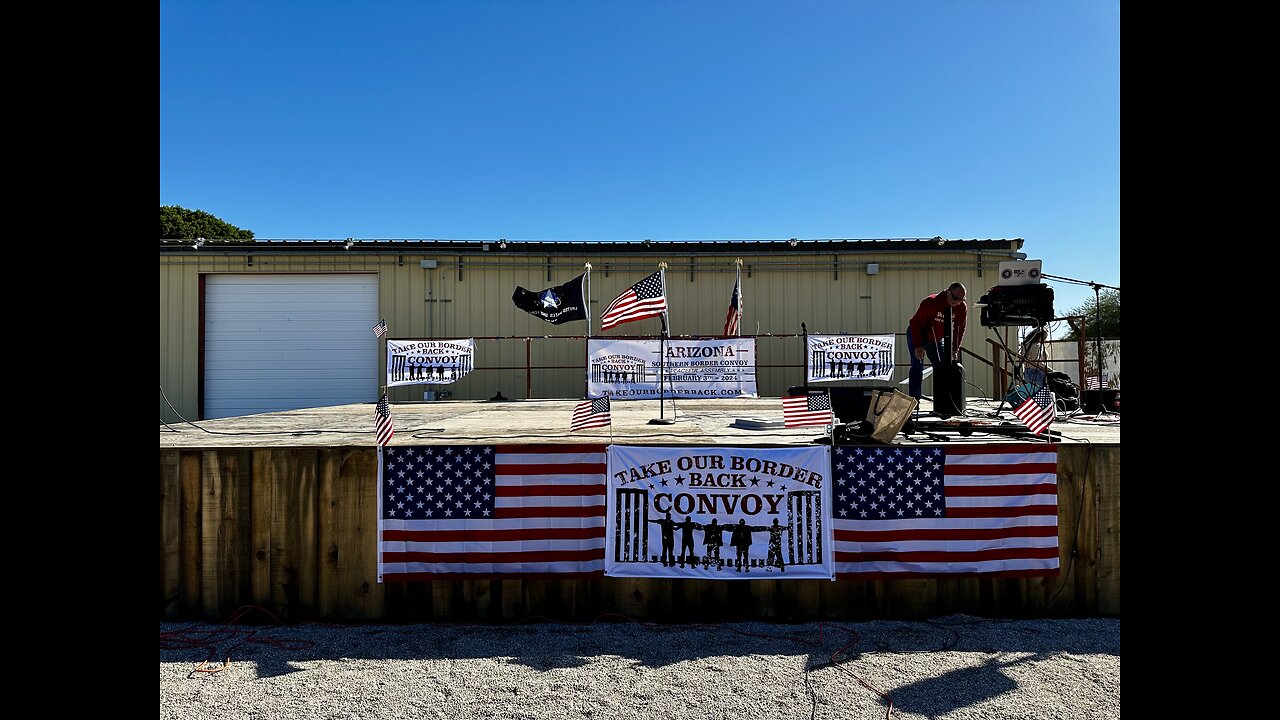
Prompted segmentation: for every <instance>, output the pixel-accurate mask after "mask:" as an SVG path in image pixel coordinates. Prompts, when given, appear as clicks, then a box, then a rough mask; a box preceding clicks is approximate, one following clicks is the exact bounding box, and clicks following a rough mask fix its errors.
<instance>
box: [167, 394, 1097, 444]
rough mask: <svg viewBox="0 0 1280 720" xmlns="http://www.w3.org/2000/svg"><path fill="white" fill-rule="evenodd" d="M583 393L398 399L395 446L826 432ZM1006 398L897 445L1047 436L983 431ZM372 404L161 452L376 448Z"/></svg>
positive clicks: (1076, 426)
mask: <svg viewBox="0 0 1280 720" xmlns="http://www.w3.org/2000/svg"><path fill="white" fill-rule="evenodd" d="M578 402H580V401H578V400H511V401H507V402H486V401H479V400H454V401H449V400H446V401H437V402H420V403H404V404H396V405H392V406H391V414H392V417H393V418H394V420H395V428H396V434H395V438H394V440H392V445H460V444H484V443H503V444H513V443H515V444H518V443H533V444H544V443H599V442H605V443H628V444H641V445H758V446H787V445H807V444H810V443H812V442H813V441H814V440H815V439H816V438H818V437H820V436H821V434H822V428H818V427H802V428H783V427H769V428H765V429H758V430H756V429H746V428H742V427H735V422H737V421H738V420H765V421H770V420H771V421H774V422H776V423H778V424H781V421H782V401H781V400H780V399H779V398H758V399H736V400H697V399H683V400H676V401H675V410H674V411H673V410H672V401H670V400H668V401H667V405H666V409H665V415H666V417H667V418H674V419H675V420H676V422H675V423H674V424H671V425H650V424H649V420H650V419H651V418H656V417H658V403H657V401H656V400H639V401H634V402H615V403H613V408H612V413H613V429H612V433H610V431H609V430H608V429H607V428H601V429H597V430H589V431H586V432H578V433H571V432H569V421H570V418H571V417H572V415H573V407H574V405H575V404H577V403H578ZM999 405H1000V403H998V402H996V401H993V400H985V399H980V398H970V399H969V400H968V407H967V414H966V416H964V417H953V418H951V419H950V420H949V421H947V422H944V421H942V420H940V419H938V418H933V417H928V416H927V412H928V411H929V410H930V409H931V408H932V404H931V403H930V402H929V401H928V400H925V401H923V402H922V403H921V411H922V413H925V414H926V415H925V416H924V417H922V418H921V420H920V422H919V423H918V424H917V428H918V429H919V430H922V431H926V432H913V433H911V434H903V433H900V434H899V435H898V436H897V438H896V440H895V444H912V443H937V442H957V443H961V442H963V443H992V442H995V443H998V442H1027V441H1028V440H1033V439H1034V440H1037V441H1041V442H1043V441H1045V436H1044V435H1040V436H1032V435H1031V434H1030V433H1023V434H1022V435H1021V436H1017V435H1013V434H1010V433H1009V432H1004V433H1000V434H989V433H986V432H983V430H984V424H987V425H988V426H992V425H995V426H998V425H1000V424H1001V423H1005V424H1006V429H1007V430H1008V429H1009V428H1008V424H1012V425H1020V423H1019V421H1018V419H1017V418H1015V417H1014V416H1013V413H1012V412H1010V411H1009V410H1008V409H1007V406H1006V409H1005V410H1003V411H1002V412H1001V413H1000V414H999V416H998V417H997V416H994V411H995V410H996V408H997V407H998V406H999ZM373 409H374V404H373V403H360V404H355V405H336V406H332V407H320V408H306V409H302V410H290V411H286V412H274V413H263V414H261V415H243V416H240V417H232V418H223V419H220V420H202V421H200V422H198V423H196V425H198V426H199V428H204V429H205V430H208V431H209V432H204V431H202V430H201V429H199V428H197V427H195V426H193V425H190V424H185V423H172V424H171V425H169V426H168V427H166V426H164V425H161V426H160V447H161V449H166V448H171V449H182V448H221V447H227V448H235V447H239V448H264V447H295V448H296V447H350V446H357V447H358V446H373V445H374V434H373V429H374V420H373ZM1094 417H1095V416H1091V415H1089V416H1084V415H1080V414H1076V415H1075V416H1067V417H1060V418H1059V420H1057V421H1056V422H1054V424H1053V425H1052V426H1051V428H1050V429H1051V430H1052V431H1054V433H1055V436H1054V441H1055V442H1062V443H1085V442H1089V443H1107V444H1117V445H1118V444H1119V443H1120V416H1119V415H1114V414H1113V415H1106V416H1102V417H1100V418H1098V419H1093V418H1094ZM966 421H967V422H969V423H970V425H971V428H972V434H971V435H968V436H965V435H962V434H961V432H960V430H961V429H962V428H961V425H960V423H962V422H966Z"/></svg>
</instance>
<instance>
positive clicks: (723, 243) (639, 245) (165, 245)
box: [160, 236, 1023, 255]
mask: <svg viewBox="0 0 1280 720" xmlns="http://www.w3.org/2000/svg"><path fill="white" fill-rule="evenodd" d="M1022 243H1023V240H1022V238H1013V239H1003V238H1002V239H999V240H994V239H986V240H981V239H977V238H975V239H972V240H965V239H950V238H942V237H937V236H935V237H932V238H869V239H837V238H823V239H796V238H793V239H790V240H697V241H690V240H640V241H616V242H598V241H586V242H583V241H542V240H535V241H525V240H502V239H497V240H397V239H354V238H353V239H351V240H318V239H300V240H283V239H275V240H254V241H252V242H236V241H226V240H206V241H204V242H203V243H201V244H200V248H199V249H200V250H213V249H221V250H228V249H230V250H250V251H264V250H269V251H271V252H300V253H315V252H331V251H350V252H361V253H369V252H375V253H380V252H395V253H404V252H461V253H473V252H474V253H506V254H522V253H535V254H539V255H546V254H556V253H565V254H574V255H581V254H584V253H592V254H595V253H619V254H635V253H636V252H666V253H743V252H748V253H749V252H762V251H764V252H786V251H802V252H803V251H809V252H813V251H820V252H847V253H862V252H885V251H892V252H938V251H943V252H954V251H956V250H995V249H1010V248H1012V249H1014V250H1017V249H1020V248H1021V247H1022ZM195 244H196V241H193V240H161V241H160V252H161V253H162V254H163V253H167V252H176V251H182V252H190V251H191V250H192V249H193V246H194V245H195Z"/></svg>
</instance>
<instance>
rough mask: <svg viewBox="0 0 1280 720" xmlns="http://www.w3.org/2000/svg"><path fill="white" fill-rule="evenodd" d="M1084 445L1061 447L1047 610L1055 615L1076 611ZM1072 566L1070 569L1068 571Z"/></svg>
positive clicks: (1059, 450) (1059, 448)
mask: <svg viewBox="0 0 1280 720" xmlns="http://www.w3.org/2000/svg"><path fill="white" fill-rule="evenodd" d="M1083 451H1084V448H1082V447H1077V446H1070V445H1059V446H1058V569H1059V574H1058V576H1057V577H1056V578H1055V580H1056V582H1055V583H1054V584H1053V589H1052V590H1051V591H1050V592H1049V600H1048V609H1049V611H1050V612H1052V613H1054V614H1061V615H1070V614H1074V613H1076V612H1077V604H1076V592H1075V578H1076V575H1077V573H1078V572H1079V568H1078V567H1077V563H1076V562H1075V558H1074V553H1075V543H1076V532H1077V531H1078V529H1079V528H1078V517H1079V514H1080V510H1079V507H1080V500H1081V493H1082V491H1083V488H1082V487H1081V483H1080V477H1081V474H1082V472H1081V471H1082V470H1083V465H1082V462H1081V461H1082V460H1083V459H1084V452H1083ZM1068 569H1069V571H1068Z"/></svg>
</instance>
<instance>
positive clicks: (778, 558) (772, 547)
mask: <svg viewBox="0 0 1280 720" xmlns="http://www.w3.org/2000/svg"><path fill="white" fill-rule="evenodd" d="M758 529H760V530H768V531H769V556H768V557H767V558H765V561H764V564H765V565H773V566H775V567H777V568H778V569H779V570H781V571H782V572H786V571H787V567H786V565H784V564H783V563H782V533H784V532H789V531H790V530H791V518H790V517H789V516H788V517H787V524H786V525H779V524H778V518H774V519H773V524H772V525H770V526H768V527H763V528H758Z"/></svg>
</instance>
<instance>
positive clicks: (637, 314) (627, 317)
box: [600, 270, 667, 330]
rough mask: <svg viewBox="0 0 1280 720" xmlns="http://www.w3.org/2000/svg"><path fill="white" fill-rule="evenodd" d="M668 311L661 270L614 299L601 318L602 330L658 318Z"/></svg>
mask: <svg viewBox="0 0 1280 720" xmlns="http://www.w3.org/2000/svg"><path fill="white" fill-rule="evenodd" d="M666 311H667V294H666V288H665V287H663V283H662V271H661V270H659V271H658V272H656V273H654V274H652V275H650V276H649V277H647V278H645V279H643V280H641V281H640V282H638V283H636V284H635V285H632V286H631V287H629V288H627V289H626V290H625V291H624V292H623V293H622V294H621V295H619V296H618V297H616V298H614V299H613V302H611V303H609V307H607V308H605V311H604V314H603V315H601V316H600V329H601V330H608V329H609V328H611V327H613V326H615V325H621V324H622V323H626V322H632V321H635V320H643V319H645V318H651V317H657V316H659V315H661V314H662V313H664V312H666Z"/></svg>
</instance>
